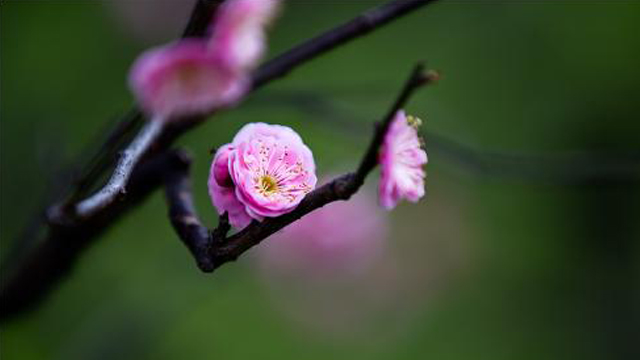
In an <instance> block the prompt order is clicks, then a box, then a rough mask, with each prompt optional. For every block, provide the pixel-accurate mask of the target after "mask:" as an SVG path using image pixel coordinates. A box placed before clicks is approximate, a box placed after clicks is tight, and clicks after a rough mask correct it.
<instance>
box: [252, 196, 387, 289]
mask: <svg viewBox="0 0 640 360" xmlns="http://www.w3.org/2000/svg"><path fill="white" fill-rule="evenodd" d="M386 220H387V219H386V217H385V215H384V213H382V212H381V211H380V210H379V209H378V208H376V206H375V199H374V198H373V196H371V194H370V193H368V192H366V191H360V192H358V193H357V194H356V195H354V196H353V197H352V198H351V199H349V201H338V202H333V203H330V204H328V205H326V206H324V207H322V208H320V209H317V210H315V211H313V212H312V213H310V214H308V215H306V216H305V217H303V218H302V219H300V220H298V221H296V222H294V223H293V224H291V225H289V226H287V227H286V228H284V229H283V230H282V231H280V232H279V233H277V234H275V235H274V236H273V237H272V238H270V239H269V241H267V242H265V244H263V245H262V246H261V247H260V248H259V250H258V252H257V255H258V262H259V264H260V266H261V268H263V269H264V270H266V271H267V270H268V271H269V272H277V273H280V274H296V275H299V276H300V277H302V278H304V279H305V280H309V277H312V278H334V277H335V276H336V275H339V276H340V277H341V278H343V277H344V276H350V275H354V276H356V275H359V274H361V273H362V272H364V271H366V270H368V269H369V268H370V267H371V266H372V265H373V264H374V263H375V262H376V261H377V260H378V259H379V258H380V256H381V255H382V253H383V251H382V250H383V248H384V242H385V240H386V238H387V234H388V223H387V221H386Z"/></svg>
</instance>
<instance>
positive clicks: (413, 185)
mask: <svg viewBox="0 0 640 360" xmlns="http://www.w3.org/2000/svg"><path fill="white" fill-rule="evenodd" d="M420 123H421V121H420V119H418V118H415V117H413V116H406V115H405V113H404V111H402V110H400V111H398V113H397V114H396V115H395V118H394V119H393V121H392V122H391V125H390V126H389V129H388V130H387V133H386V134H385V138H384V142H383V144H382V147H381V149H380V157H379V160H378V161H379V163H380V166H381V177H380V188H379V196H380V204H381V205H382V206H383V207H384V208H386V209H388V210H390V209H393V208H394V207H395V206H396V205H397V204H398V202H399V201H400V200H401V199H407V200H409V201H411V202H417V201H418V200H419V199H420V198H421V197H422V196H424V179H425V176H426V173H425V171H424V169H423V166H424V165H425V164H426V163H427V153H426V151H425V150H424V149H423V148H422V146H421V143H420V138H419V137H418V130H417V129H418V126H420Z"/></svg>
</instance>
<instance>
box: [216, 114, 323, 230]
mask: <svg viewBox="0 0 640 360" xmlns="http://www.w3.org/2000/svg"><path fill="white" fill-rule="evenodd" d="M225 164H226V166H227V170H226V172H225V170H224V168H225ZM316 181H317V178H316V175H315V162H314V160H313V154H312V153H311V150H309V148H308V147H307V146H306V145H305V144H304V143H303V142H302V139H301V138H300V136H299V135H298V134H297V133H296V132H295V131H293V130H292V129H291V128H289V127H286V126H280V125H268V124H264V123H251V124H247V125H245V126H244V127H243V128H242V129H240V131H239V132H238V134H237V135H236V136H235V137H234V139H233V141H232V143H231V144H227V145H225V146H223V147H222V148H221V149H220V150H219V151H218V152H217V153H216V156H215V158H214V161H213V163H212V165H211V172H210V175H209V194H210V195H211V199H212V201H213V205H214V206H215V207H216V208H217V209H218V212H219V213H224V212H225V211H227V212H229V220H230V222H231V224H232V225H233V226H234V227H236V228H242V227H244V226H246V225H247V224H248V223H249V222H250V219H256V220H258V221H261V220H262V219H263V217H276V216H279V215H282V214H285V213H288V212H290V211H292V210H293V209H295V208H296V206H298V204H299V203H300V201H302V199H303V198H304V196H305V195H306V194H307V193H308V192H309V191H311V190H313V188H314V187H315V185H316ZM241 205H242V206H241ZM241 208H242V211H240V209H241Z"/></svg>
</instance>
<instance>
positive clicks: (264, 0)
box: [209, 0, 280, 71]
mask: <svg viewBox="0 0 640 360" xmlns="http://www.w3.org/2000/svg"><path fill="white" fill-rule="evenodd" d="M279 4H280V1H279V0H230V1H227V2H225V3H223V4H222V5H221V6H220V9H219V11H218V15H217V17H216V21H215V22H214V23H213V26H212V31H211V33H212V36H211V40H210V42H209V46H210V49H211V51H212V52H213V53H214V54H216V56H217V57H219V58H220V59H221V60H222V62H223V63H224V64H225V66H227V68H229V69H236V70H240V71H246V70H250V69H252V68H253V67H255V66H256V64H257V62H258V60H259V59H260V58H261V57H262V55H263V53H264V51H265V43H266V40H265V27H266V26H267V25H269V24H270V23H271V21H272V20H273V18H274V17H275V14H276V12H277V10H278V6H279Z"/></svg>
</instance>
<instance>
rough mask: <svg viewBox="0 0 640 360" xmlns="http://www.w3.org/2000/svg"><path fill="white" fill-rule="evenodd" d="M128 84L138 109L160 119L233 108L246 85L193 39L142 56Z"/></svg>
mask: <svg viewBox="0 0 640 360" xmlns="http://www.w3.org/2000/svg"><path fill="white" fill-rule="evenodd" d="M129 81H130V85H131V88H132V89H133V91H134V93H135V94H136V95H137V97H138V101H139V103H140V104H141V105H142V107H143V108H144V109H145V110H146V111H147V112H149V113H151V114H153V115H158V116H160V118H162V119H169V118H172V117H177V116H180V115H190V114H197V113H199V112H204V111H207V110H211V109H213V108H216V107H220V106H227V105H230V104H233V103H235V102H236V101H238V100H239V99H240V97H241V96H242V95H243V94H244V93H245V91H246V89H247V84H248V81H247V79H246V77H245V76H243V75H241V74H238V73H236V72H233V71H229V70H227V69H226V68H225V67H224V66H222V65H221V63H220V61H219V60H217V59H216V58H215V57H214V56H212V55H211V54H210V53H209V52H208V51H207V48H206V44H205V43H204V42H202V41H200V40H194V39H192V40H182V41H180V42H177V43H173V44H169V45H167V46H163V47H159V48H155V49H151V50H149V51H147V52H145V53H143V54H142V55H141V56H140V57H139V58H138V59H137V60H136V62H135V63H134V65H133V67H132V69H131V74H130V79H129Z"/></svg>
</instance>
